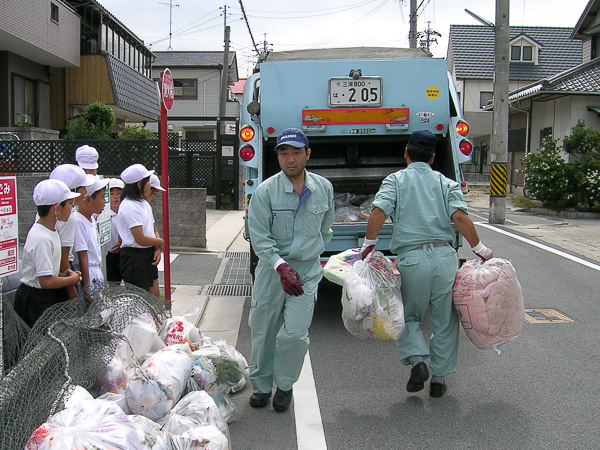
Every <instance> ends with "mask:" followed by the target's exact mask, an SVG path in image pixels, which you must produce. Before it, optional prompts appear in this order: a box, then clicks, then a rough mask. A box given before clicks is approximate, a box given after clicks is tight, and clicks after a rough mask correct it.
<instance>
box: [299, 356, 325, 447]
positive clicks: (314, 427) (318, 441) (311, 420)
mask: <svg viewBox="0 0 600 450" xmlns="http://www.w3.org/2000/svg"><path fill="white" fill-rule="evenodd" d="M294 416H295V417H296V442H297V443H298V450H327V443H326V442H325V431H324V430H323V421H322V419H321V410H320V409H319V398H318V397H317V388H316V387H315V379H314V376H313V370H312V364H311V362H310V354H309V353H308V352H306V356H305V357H304V364H303V366H302V371H301V372H300V377H299V378H298V381H296V383H294Z"/></svg>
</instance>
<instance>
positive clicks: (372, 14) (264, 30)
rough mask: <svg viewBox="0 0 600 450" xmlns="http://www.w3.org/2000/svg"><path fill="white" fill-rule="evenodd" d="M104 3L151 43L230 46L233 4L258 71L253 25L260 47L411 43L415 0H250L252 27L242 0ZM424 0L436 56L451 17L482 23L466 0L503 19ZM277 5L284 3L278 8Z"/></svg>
mask: <svg viewBox="0 0 600 450" xmlns="http://www.w3.org/2000/svg"><path fill="white" fill-rule="evenodd" d="M100 3H101V4H102V5H103V6H104V7H105V8H106V9H108V10H109V11H110V12H111V13H112V14H114V15H115V16H116V17H117V18H118V19H119V20H120V21H121V22H123V24H125V26H127V27H128V28H129V29H130V30H131V31H133V32H134V33H135V34H136V35H137V36H138V37H139V38H140V39H142V40H143V41H144V42H145V43H146V45H147V46H149V47H150V49H151V50H218V51H221V50H223V37H224V32H223V30H224V20H225V18H224V14H223V13H224V10H225V6H226V9H227V25H229V26H230V29H231V44H230V45H231V47H230V48H231V49H232V50H235V51H236V53H237V60H238V69H239V73H240V76H241V77H243V76H247V75H248V74H249V73H251V68H252V66H253V63H254V60H255V59H256V52H255V49H254V45H253V41H252V38H251V37H250V31H251V33H252V36H253V37H254V43H255V44H256V46H257V47H258V48H259V49H262V48H263V47H264V45H265V44H264V42H265V41H266V42H267V46H268V48H269V49H271V50H274V51H283V50H295V49H306V48H331V47H353V46H357V47H387V46H390V47H408V29H409V24H408V20H409V13H408V10H409V7H408V5H409V3H410V1H409V0H304V1H302V2H299V1H298V0H278V1H272V0H242V3H243V6H244V9H245V12H246V16H247V18H248V25H249V27H250V31H249V30H248V25H247V24H246V21H245V20H244V18H243V15H242V8H241V6H240V1H239V0H238V1H236V0H222V1H221V2H219V1H214V0H213V1H210V0H209V1H206V0H204V1H198V0H162V1H157V0H100ZM170 4H172V5H173V8H170V7H169V5H170ZM417 4H418V5H420V7H419V10H418V31H425V30H426V29H427V27H428V26H429V27H430V28H431V29H432V30H435V31H436V32H438V33H439V34H441V37H438V38H437V41H438V42H437V44H435V43H433V44H432V47H431V50H432V52H433V54H434V56H435V57H442V58H444V57H446V52H447V49H448V34H449V32H450V24H461V25H470V24H472V25H479V24H480V23H479V22H478V21H477V20H475V19H474V18H473V17H471V16H470V15H469V14H467V13H466V12H465V8H466V9H469V10H470V11H473V12H474V13H476V14H478V15H479V16H481V17H483V18H485V19H486V20H488V21H490V22H495V15H496V13H495V1H493V0H454V1H452V0H418V1H417ZM587 4H588V0H570V1H568V2H565V1H564V0H511V1H510V25H511V26H553V27H574V26H575V25H576V24H577V21H578V20H579V18H580V16H581V14H582V13H583V10H584V8H585V6H586V5H587ZM176 5H177V6H176ZM273 5H276V6H277V10H276V11H273ZM170 11H172V18H171V20H170V18H169V15H170V14H169V12H170ZM170 22H171V24H170ZM170 27H171V30H172V38H171V41H170V43H169V28H170ZM169 45H170V47H169Z"/></svg>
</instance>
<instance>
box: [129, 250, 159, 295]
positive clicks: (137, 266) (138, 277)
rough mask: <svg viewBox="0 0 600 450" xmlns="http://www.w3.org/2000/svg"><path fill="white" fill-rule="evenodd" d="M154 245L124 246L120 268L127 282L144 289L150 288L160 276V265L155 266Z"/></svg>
mask: <svg viewBox="0 0 600 450" xmlns="http://www.w3.org/2000/svg"><path fill="white" fill-rule="evenodd" d="M153 260H154V247H147V248H133V247H122V248H121V256H120V257H119V268H120V269H121V276H122V277H123V281H124V282H125V283H129V284H133V285H134V286H137V287H139V288H142V289H146V290H148V289H150V287H151V286H152V285H153V284H154V280H155V279H157V278H158V267H156V266H153V265H152V262H153Z"/></svg>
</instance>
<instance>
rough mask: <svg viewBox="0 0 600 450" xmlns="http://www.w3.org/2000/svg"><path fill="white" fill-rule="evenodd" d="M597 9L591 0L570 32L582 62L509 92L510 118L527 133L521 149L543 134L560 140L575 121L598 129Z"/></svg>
mask: <svg viewBox="0 0 600 450" xmlns="http://www.w3.org/2000/svg"><path fill="white" fill-rule="evenodd" d="M598 11H600V0H591V1H590V2H589V3H588V5H587V6H586V8H585V9H584V11H583V13H582V15H581V17H580V19H579V21H578V22H577V24H576V26H575V28H574V29H572V32H571V35H570V37H571V38H572V39H573V40H574V42H579V43H581V44H582V61H583V62H582V63H580V64H578V65H576V66H574V67H571V68H569V69H567V70H564V71H562V72H560V73H557V74H554V75H552V76H547V77H540V78H539V79H538V80H535V81H534V82H532V83H529V84H527V85H525V86H522V87H519V88H518V89H513V90H511V91H510V93H509V97H508V101H509V103H510V106H511V116H510V117H511V121H512V122H518V123H520V124H521V129H522V133H523V134H525V136H527V141H526V142H525V151H537V150H538V149H539V148H540V145H541V140H542V139H543V138H544V137H545V136H552V137H554V138H555V139H563V138H564V136H567V135H570V134H571V129H572V128H573V127H574V126H575V125H576V124H577V122H578V121H579V120H584V121H585V123H586V126H588V127H592V128H600V58H599V57H598V52H599V51H600V48H599V43H600V17H599V16H598ZM513 119H514V120H513ZM565 158H566V159H568V155H565Z"/></svg>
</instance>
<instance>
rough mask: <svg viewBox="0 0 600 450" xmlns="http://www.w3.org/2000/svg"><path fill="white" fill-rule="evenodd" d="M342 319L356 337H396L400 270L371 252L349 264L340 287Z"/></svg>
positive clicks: (399, 316) (401, 319)
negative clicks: (351, 264) (348, 269)
mask: <svg viewBox="0 0 600 450" xmlns="http://www.w3.org/2000/svg"><path fill="white" fill-rule="evenodd" d="M342 320H343V322H344V326H345V327H346V329H347V330H348V331H349V332H350V334H352V335H353V336H356V337H358V338H371V339H378V340H382V341H393V340H396V339H399V338H400V335H401V334H402V331H403V330H404V305H403V304H402V294H401V293H400V272H399V271H398V269H397V268H396V266H394V264H393V263H392V262H391V261H390V260H389V259H388V258H386V257H385V256H384V255H383V254H382V253H381V252H371V253H370V254H369V255H368V256H367V258H366V259H365V260H364V261H363V260H358V261H356V262H355V263H354V265H353V266H352V270H351V271H350V273H349V274H348V276H347V277H346V279H345V281H344V288H343V290H342Z"/></svg>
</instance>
